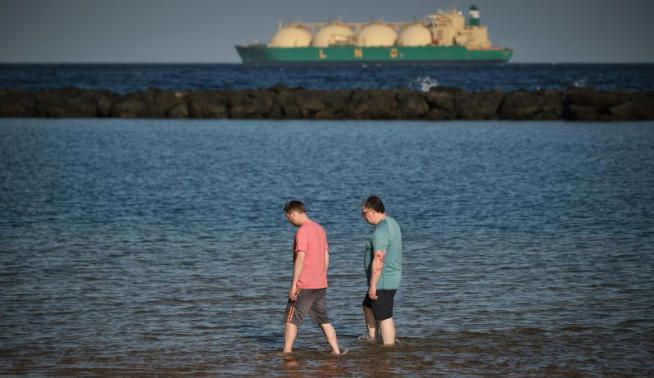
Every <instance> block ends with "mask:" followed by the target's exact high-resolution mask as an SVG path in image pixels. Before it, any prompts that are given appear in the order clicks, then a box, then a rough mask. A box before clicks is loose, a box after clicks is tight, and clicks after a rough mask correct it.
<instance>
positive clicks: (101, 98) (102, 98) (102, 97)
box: [96, 91, 115, 117]
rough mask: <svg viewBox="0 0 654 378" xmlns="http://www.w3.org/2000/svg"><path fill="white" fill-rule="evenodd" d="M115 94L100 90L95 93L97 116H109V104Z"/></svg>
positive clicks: (110, 104)
mask: <svg viewBox="0 0 654 378" xmlns="http://www.w3.org/2000/svg"><path fill="white" fill-rule="evenodd" d="M114 97H115V95H114V94H113V93H112V92H109V91H100V92H98V93H97V101H96V103H97V109H98V116H100V117H109V115H110V112H111V106H112V104H113V102H114Z"/></svg>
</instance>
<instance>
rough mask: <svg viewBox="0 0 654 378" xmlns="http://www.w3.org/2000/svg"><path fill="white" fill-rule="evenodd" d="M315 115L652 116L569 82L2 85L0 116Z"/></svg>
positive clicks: (631, 94)
mask: <svg viewBox="0 0 654 378" xmlns="http://www.w3.org/2000/svg"><path fill="white" fill-rule="evenodd" d="M22 117H28V118H172V119H184V118H189V119H282V120H283V119H319V120H432V121H440V120H443V121H445V120H534V121H549V120H552V121H554V120H564V121H604V122H611V121H643V120H654V92H652V91H638V92H636V91H603V90H596V89H593V88H577V87H571V88H568V89H565V90H561V91H557V90H541V91H522V90H518V91H511V92H502V91H499V90H491V91H478V92H474V91H466V90H463V89H459V88H448V87H435V88H432V89H430V90H429V91H428V92H420V91H414V90H411V89H353V90H349V89H342V90H311V89H304V88H289V87H286V86H284V85H281V84H278V85H275V86H273V87H270V88H267V89H250V90H227V91H223V90H215V91H207V90H201V91H174V90H159V89H152V88H151V89H147V90H143V91H137V92H131V93H126V94H118V93H115V92H111V91H106V90H84V89H79V88H61V89H48V90H43V91H29V90H17V89H0V118H22Z"/></svg>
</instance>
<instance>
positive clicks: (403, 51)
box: [236, 45, 513, 63]
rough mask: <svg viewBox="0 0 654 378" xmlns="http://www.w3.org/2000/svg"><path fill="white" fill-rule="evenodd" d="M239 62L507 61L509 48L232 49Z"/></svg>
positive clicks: (266, 47)
mask: <svg viewBox="0 0 654 378" xmlns="http://www.w3.org/2000/svg"><path fill="white" fill-rule="evenodd" d="M236 50H237V51H238V54H239V55H240V56H241V60H242V61H243V63H335V62H342V63H353V62H385V63H386V62H389V63H391V62H426V63H428V62H435V63H438V62H442V63H450V62H456V63H459V62H461V63H463V62H471V63H472V62H476V63H482V62H488V63H503V62H508V61H509V60H510V59H511V56H512V55H513V50H511V49H509V48H501V49H488V50H469V49H467V48H465V47H463V46H418V47H403V46H395V47H356V46H332V47H322V48H321V47H268V46H266V45H249V46H236Z"/></svg>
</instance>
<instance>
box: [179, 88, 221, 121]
mask: <svg viewBox="0 0 654 378" xmlns="http://www.w3.org/2000/svg"><path fill="white" fill-rule="evenodd" d="M187 98H188V115H189V117H192V118H227V98H226V96H225V95H224V94H223V93H222V92H207V91H198V92H191V93H189V94H188V97H187Z"/></svg>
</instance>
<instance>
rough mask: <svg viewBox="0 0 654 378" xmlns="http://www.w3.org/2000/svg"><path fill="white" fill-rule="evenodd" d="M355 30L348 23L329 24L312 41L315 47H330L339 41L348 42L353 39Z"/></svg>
mask: <svg viewBox="0 0 654 378" xmlns="http://www.w3.org/2000/svg"><path fill="white" fill-rule="evenodd" d="M353 36H354V32H352V29H350V28H349V27H348V26H347V25H343V24H339V23H333V24H329V25H327V26H325V27H323V28H322V29H320V30H319V31H318V33H316V35H315V36H314V37H313V40H312V41H311V46H313V47H328V46H331V45H334V44H337V43H346V42H348V41H350V40H351V39H352V37H353Z"/></svg>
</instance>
